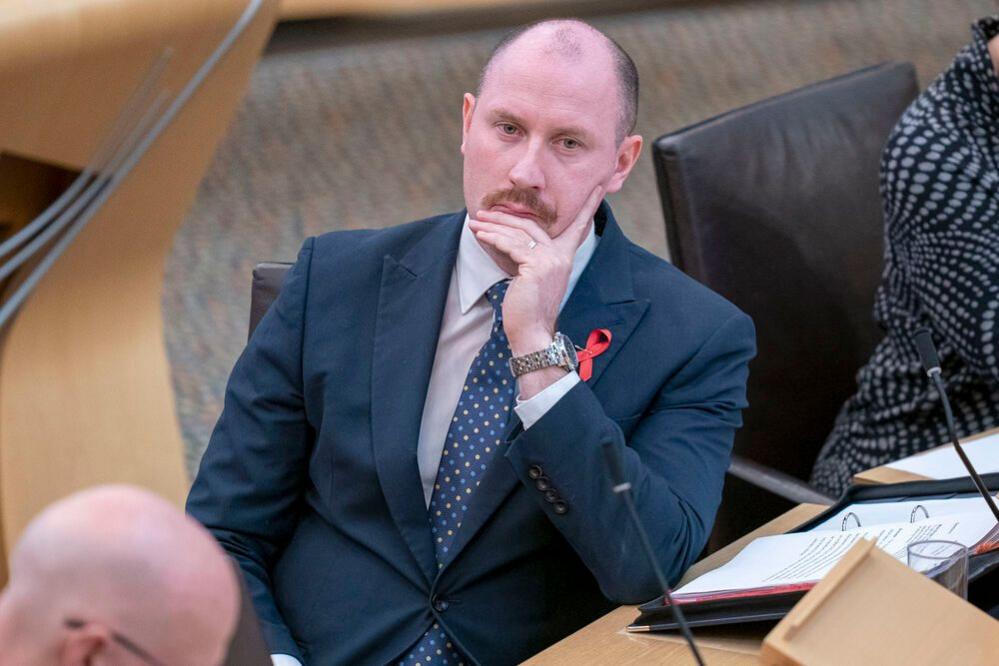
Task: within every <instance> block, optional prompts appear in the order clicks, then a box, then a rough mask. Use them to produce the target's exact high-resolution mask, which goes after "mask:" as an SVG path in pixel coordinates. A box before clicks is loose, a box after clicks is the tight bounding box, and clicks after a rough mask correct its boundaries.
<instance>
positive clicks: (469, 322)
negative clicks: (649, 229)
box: [271, 215, 597, 666]
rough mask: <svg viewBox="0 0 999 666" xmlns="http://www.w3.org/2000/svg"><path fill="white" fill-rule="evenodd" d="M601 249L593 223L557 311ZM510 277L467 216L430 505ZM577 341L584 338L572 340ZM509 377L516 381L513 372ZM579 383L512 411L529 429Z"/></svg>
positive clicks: (427, 430)
mask: <svg viewBox="0 0 999 666" xmlns="http://www.w3.org/2000/svg"><path fill="white" fill-rule="evenodd" d="M596 249H597V235H596V233H595V232H594V229H593V226H592V225H591V226H590V233H589V235H588V236H587V237H586V239H585V240H584V241H583V243H582V244H581V245H580V246H579V249H578V250H576V255H575V257H573V260H572V272H571V273H570V274H569V283H568V286H567V287H566V290H565V297H564V298H563V299H562V304H561V305H560V306H559V310H560V311H561V309H562V308H563V307H565V304H566V301H568V300H569V295H570V294H572V290H573V289H574V288H575V286H576V283H577V282H578V281H579V276H580V275H581V274H582V273H583V269H585V268H586V265H587V264H588V263H589V261H590V258H591V257H592V256H593V252H594V251H595V250H596ZM510 277H511V276H510V275H509V274H508V273H507V272H506V271H504V270H503V269H502V268H500V267H499V266H497V265H496V262H494V261H493V260H492V257H490V256H489V255H488V254H487V253H486V251H485V250H483V249H482V246H481V245H479V241H477V240H476V239H475V234H473V233H472V230H471V229H469V228H468V216H467V215H466V216H465V224H464V227H463V228H462V230H461V240H460V241H459V244H458V259H457V260H456V261H455V264H454V270H453V271H451V284H450V286H449V287H448V294H447V302H446V303H445V305H444V315H443V317H442V318H441V330H440V335H439V336H438V338H437V353H436V354H435V356H434V367H433V370H431V372H430V383H429V384H428V385H427V398H426V401H425V402H424V403H423V417H422V419H421V421H420V437H419V440H418V442H417V449H416V456H417V462H418V464H419V468H420V479H421V481H422V482H423V499H424V501H425V502H426V505H427V506H428V507H429V506H430V496H431V495H432V494H433V491H434V483H435V482H436V480H437V468H438V467H439V466H440V462H441V452H442V451H443V450H444V440H445V439H446V437H447V431H448V428H449V427H450V425H451V418H452V417H453V416H454V407H455V405H457V404H458V398H459V397H460V396H461V389H462V387H463V386H464V385H465V377H466V376H467V375H468V369H469V368H470V367H472V361H473V360H474V358H475V354H476V352H478V351H479V349H480V348H481V347H482V345H484V344H485V343H486V341H487V340H488V339H489V334H490V332H491V330H492V326H493V307H492V306H491V305H489V303H488V302H487V300H486V298H485V294H486V291H487V290H488V289H489V287H491V286H493V285H494V284H496V283H497V282H499V281H500V280H506V279H509V278H510ZM573 342H580V341H578V340H574V341H573ZM510 381H514V379H513V376H512V375H511V377H510ZM578 382H579V375H578V374H577V373H576V372H570V373H567V374H566V375H565V377H562V378H561V379H559V380H558V381H556V382H555V383H554V384H552V385H551V386H548V387H547V388H546V389H545V390H543V391H541V392H540V393H538V394H536V395H534V396H533V397H532V398H531V399H530V400H523V401H522V400H520V399H519V398H518V399H517V402H516V405H514V411H516V413H517V416H518V417H519V418H520V421H521V423H522V424H523V426H524V429H525V430H526V429H527V428H530V427H531V426H532V425H534V424H535V423H537V422H538V420H539V419H540V418H541V417H542V416H544V415H545V413H547V412H548V410H549V409H551V408H552V407H553V406H554V405H555V403H556V402H558V401H559V399H561V398H562V396H564V395H565V394H566V393H568V392H569V389H571V388H572V387H573V386H575V385H576V384H577V383H578ZM271 659H272V660H273V661H274V666H301V664H299V662H298V660H297V659H295V658H294V657H291V656H289V655H286V654H275V655H272V656H271Z"/></svg>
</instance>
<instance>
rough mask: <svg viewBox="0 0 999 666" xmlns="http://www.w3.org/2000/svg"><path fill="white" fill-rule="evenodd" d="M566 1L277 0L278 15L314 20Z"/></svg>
mask: <svg viewBox="0 0 999 666" xmlns="http://www.w3.org/2000/svg"><path fill="white" fill-rule="evenodd" d="M567 1H568V0H547V1H546V2H542V1H541V0H281V18H282V19H284V20H289V19H315V18H324V17H334V16H379V17H385V16H398V15H412V14H419V13H424V12H433V11H442V10H460V9H490V8H496V7H513V6H517V5H522V6H527V7H530V6H535V7H539V6H543V5H546V4H557V3H563V4H566V3H567Z"/></svg>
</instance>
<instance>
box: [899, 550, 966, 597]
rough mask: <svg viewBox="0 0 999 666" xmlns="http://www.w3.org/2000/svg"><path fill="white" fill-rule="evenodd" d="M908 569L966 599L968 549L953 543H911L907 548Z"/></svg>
mask: <svg viewBox="0 0 999 666" xmlns="http://www.w3.org/2000/svg"><path fill="white" fill-rule="evenodd" d="M908 560H909V567H910V568H912V569H915V570H916V571H918V572H920V573H922V574H924V575H926V576H928V577H929V578H931V579H933V580H935V581H936V582H938V583H939V584H941V585H943V586H944V587H946V588H947V589H948V590H950V591H951V592H953V593H954V594H956V595H957V596H959V597H961V598H962V599H967V598H968V549H967V548H965V547H964V546H963V545H961V544H959V543H956V542H954V541H939V540H929V541H913V542H912V543H910V544H909V547H908Z"/></svg>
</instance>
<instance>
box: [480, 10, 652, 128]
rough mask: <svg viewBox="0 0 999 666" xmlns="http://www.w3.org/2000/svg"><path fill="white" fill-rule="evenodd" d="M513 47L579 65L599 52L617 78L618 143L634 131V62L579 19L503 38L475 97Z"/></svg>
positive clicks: (537, 24)
mask: <svg viewBox="0 0 999 666" xmlns="http://www.w3.org/2000/svg"><path fill="white" fill-rule="evenodd" d="M514 45H519V46H526V47H528V48H535V49H540V50H541V51H542V52H544V53H545V54H547V55H549V56H551V57H555V58H561V59H563V60H566V61H569V62H578V61H579V60H580V59H581V58H582V57H583V56H584V54H586V53H588V52H590V51H593V50H600V51H602V52H603V53H604V54H606V56H607V58H609V60H610V62H611V64H612V66H613V70H614V72H615V74H616V76H617V89H618V105H619V110H620V116H619V122H618V128H617V130H618V131H617V140H618V141H620V140H621V139H623V138H624V137H625V136H627V135H629V134H631V133H633V132H634V131H635V123H636V120H637V117H638V69H637V68H636V67H635V62H634V61H633V60H632V59H631V56H629V55H628V54H627V52H626V51H625V50H624V49H623V48H621V45H620V44H618V43H617V42H616V41H614V40H613V39H611V38H610V37H608V36H607V35H605V34H604V33H603V32H601V31H600V30H597V29H596V28H594V27H593V26H592V25H590V24H589V23H587V22H585V21H581V20H579V19H571V18H570V19H547V20H544V21H538V22H535V23H530V24H528V25H525V26H522V27H520V28H517V29H516V30H513V31H512V32H510V33H508V34H507V35H505V36H504V37H503V38H502V39H501V40H500V41H499V43H498V44H497V45H496V46H495V47H494V48H493V52H492V53H491V54H490V56H489V60H488V61H487V62H486V64H485V66H484V67H483V68H482V72H481V73H480V74H479V86H478V89H477V90H476V93H475V94H476V97H478V96H480V95H481V94H482V89H483V88H484V87H485V85H486V84H487V82H488V79H489V74H490V73H491V71H492V69H493V65H494V64H495V63H496V62H497V61H498V60H500V59H501V58H502V57H504V56H506V55H509V54H510V52H511V47H512V46H514ZM513 54H514V55H515V54H516V51H514V52H513Z"/></svg>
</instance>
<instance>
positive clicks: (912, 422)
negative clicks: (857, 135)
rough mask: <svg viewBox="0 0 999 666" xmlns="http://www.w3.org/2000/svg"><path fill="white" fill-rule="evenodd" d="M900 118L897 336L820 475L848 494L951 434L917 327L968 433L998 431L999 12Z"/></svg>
mask: <svg viewBox="0 0 999 666" xmlns="http://www.w3.org/2000/svg"><path fill="white" fill-rule="evenodd" d="M972 32H973V40H972V42H971V43H970V44H969V45H968V46H966V47H965V48H964V49H963V50H961V52H960V53H958V55H957V58H956V59H955V60H954V62H953V64H951V66H950V68H949V69H947V70H946V71H945V72H944V73H943V74H941V75H940V76H939V77H938V78H937V79H936V80H935V81H934V82H933V83H932V84H931V85H930V87H929V88H928V89H927V90H926V91H925V92H924V93H923V94H922V95H920V96H919V98H918V99H916V101H915V102H913V104H912V105H911V106H910V107H909V108H908V109H907V110H906V111H905V113H904V114H903V115H902V118H901V119H900V120H899V122H898V124H897V125H896V126H895V128H894V130H893V131H892V133H891V135H890V136H889V138H888V142H887V144H886V146H885V150H884V152H883V154H882V161H881V194H882V198H883V200H884V207H885V225H886V226H885V269H884V274H883V278H882V283H881V286H880V288H879V289H878V293H877V297H876V300H875V305H874V316H875V318H876V320H877V321H878V323H879V324H880V325H881V326H882V328H884V329H885V332H886V336H885V338H884V340H882V341H881V343H880V344H879V345H878V346H877V348H876V349H875V350H874V353H873V355H872V356H871V359H870V361H868V363H867V365H866V366H864V367H863V368H862V369H861V370H860V372H859V373H858V375H857V384H858V388H857V393H856V394H855V395H854V396H853V397H852V398H850V399H849V400H848V401H847V402H846V404H844V406H843V409H842V411H841V412H840V414H839V416H838V417H837V419H836V423H835V426H834V427H833V430H832V433H830V435H829V439H828V440H827V441H826V443H825V445H824V446H823V448H822V451H821V453H820V454H819V457H818V461H817V462H816V464H815V468H814V469H813V471H812V479H811V482H812V484H813V485H814V486H815V487H816V488H818V489H820V490H822V491H824V492H827V493H830V494H833V495H838V494H840V493H841V492H842V491H844V490H845V489H846V488H847V487H848V486H849V485H850V479H851V477H852V475H853V474H855V473H857V472H860V471H862V470H864V469H868V468H871V467H876V466H878V465H882V464H884V463H887V462H890V461H892V460H897V459H899V458H903V457H905V456H908V455H911V454H913V453H916V452H918V451H921V450H924V449H927V448H930V447H933V446H937V445H939V444H941V443H943V442H945V441H947V439H948V435H947V430H946V424H945V421H944V418H943V412H942V409H941V406H940V402H939V399H938V396H937V394H936V391H935V390H934V389H933V388H931V383H930V381H929V379H928V378H927V377H926V375H925V373H924V372H923V370H922V366H921V365H920V362H919V355H918V354H917V352H916V348H915V346H914V344H913V343H912V341H911V335H912V332H913V331H914V330H916V328H918V327H919V326H920V325H923V324H927V325H929V326H930V327H931V329H932V331H933V338H934V340H935V342H936V344H937V346H938V348H939V351H940V359H941V362H942V366H943V373H944V378H945V379H946V381H947V392H948V395H949V397H950V400H951V402H952V404H953V407H954V416H955V420H956V424H957V431H958V435H959V436H961V437H964V436H967V435H971V434H974V433H977V432H981V431H983V430H986V429H989V428H994V427H996V426H999V347H997V346H999V335H997V333H999V37H997V35H999V15H997V16H993V17H990V18H985V19H981V20H980V21H978V22H976V23H975V24H973V25H972Z"/></svg>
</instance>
